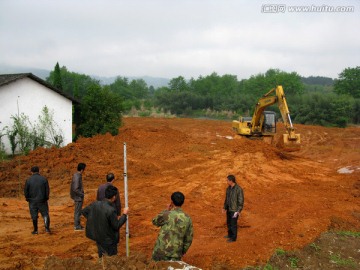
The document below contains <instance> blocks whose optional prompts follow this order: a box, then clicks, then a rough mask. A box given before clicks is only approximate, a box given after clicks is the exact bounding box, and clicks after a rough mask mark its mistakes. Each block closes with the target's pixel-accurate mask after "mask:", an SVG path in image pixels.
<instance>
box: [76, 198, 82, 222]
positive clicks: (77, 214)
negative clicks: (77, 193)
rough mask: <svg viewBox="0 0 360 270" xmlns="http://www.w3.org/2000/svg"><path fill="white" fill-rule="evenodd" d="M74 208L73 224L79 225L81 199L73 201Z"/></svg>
mask: <svg viewBox="0 0 360 270" xmlns="http://www.w3.org/2000/svg"><path fill="white" fill-rule="evenodd" d="M74 203H75V209H74V226H75V227H80V217H81V209H82V205H83V201H74Z"/></svg>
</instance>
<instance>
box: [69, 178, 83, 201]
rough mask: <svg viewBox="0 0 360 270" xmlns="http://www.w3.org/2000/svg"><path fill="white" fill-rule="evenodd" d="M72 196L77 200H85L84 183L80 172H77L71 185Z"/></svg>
mask: <svg viewBox="0 0 360 270" xmlns="http://www.w3.org/2000/svg"><path fill="white" fill-rule="evenodd" d="M70 196H71V199H73V200H74V201H76V202H81V201H83V200H84V187H83V184H82V175H81V173H80V172H76V173H75V174H74V176H73V178H72V181H71V186H70Z"/></svg>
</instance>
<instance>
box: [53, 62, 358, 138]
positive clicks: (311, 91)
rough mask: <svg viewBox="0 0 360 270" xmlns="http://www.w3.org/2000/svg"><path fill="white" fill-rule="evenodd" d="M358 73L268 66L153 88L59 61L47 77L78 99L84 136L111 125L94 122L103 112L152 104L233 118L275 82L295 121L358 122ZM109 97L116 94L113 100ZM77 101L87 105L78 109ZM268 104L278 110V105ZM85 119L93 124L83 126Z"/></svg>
mask: <svg viewBox="0 0 360 270" xmlns="http://www.w3.org/2000/svg"><path fill="white" fill-rule="evenodd" d="M359 78H360V67H356V68H347V69H345V70H343V71H342V72H341V73H340V75H339V78H337V79H335V80H333V79H331V78H326V77H308V78H304V77H301V76H300V75H299V74H297V73H296V72H291V73H288V72H284V71H281V70H278V69H269V70H268V71H266V72H265V73H259V74H256V75H253V76H251V77H250V78H248V79H243V80H238V79H237V76H235V75H229V74H226V75H222V76H220V75H218V74H217V73H215V72H214V73H212V74H210V75H207V76H200V77H198V78H197V79H194V78H191V79H190V80H186V79H185V78H184V77H182V76H179V77H177V78H173V79H171V80H170V82H169V84H168V86H166V87H159V88H156V89H155V88H154V87H152V86H148V85H147V84H146V82H145V81H144V80H142V79H136V80H131V81H129V80H128V79H127V78H125V77H117V79H116V80H115V81H114V82H113V83H111V84H109V85H101V84H100V82H99V81H98V80H96V79H93V78H91V77H90V76H87V75H84V74H78V73H75V72H70V71H68V70H67V68H66V67H65V66H63V67H61V68H60V67H59V64H58V63H57V64H56V66H55V69H54V71H52V72H51V73H50V76H49V77H48V78H47V81H48V82H49V83H51V84H53V85H54V86H56V87H58V88H60V89H62V90H63V91H64V92H66V93H68V94H70V95H72V96H74V97H76V98H78V99H79V100H81V103H80V105H79V107H78V108H77V110H75V115H74V120H75V123H76V124H77V125H78V126H79V127H80V130H81V129H82V131H81V132H80V130H79V134H80V135H84V130H88V131H87V132H85V133H86V136H91V135H93V134H97V133H104V132H105V131H104V130H106V129H107V128H109V127H106V125H107V126H109V125H110V126H112V125H111V123H110V124H109V123H107V124H106V125H105V126H104V124H98V123H96V121H98V119H99V118H103V116H102V114H103V115H105V116H106V117H105V119H108V121H111V119H112V118H111V117H114V118H118V116H119V115H120V116H121V115H122V114H124V113H128V112H129V111H130V110H134V109H136V110H139V111H143V112H146V111H150V110H154V108H156V109H157V110H158V111H166V112H168V113H171V114H176V115H177V116H186V117H204V116H205V117H214V116H215V117H217V118H227V119H236V118H238V117H239V116H240V115H245V116H251V115H252V113H253V109H254V107H255V104H256V103H257V100H258V99H259V98H260V97H261V96H262V95H264V94H265V93H267V92H268V91H269V90H270V89H272V88H274V87H275V86H276V85H282V86H283V88H284V91H285V94H286V97H287V100H288V105H289V109H290V112H291V116H292V120H293V122H294V123H301V124H314V125H324V126H337V127H345V126H346V125H348V124H359V122H360V119H359V118H360V81H359V80H360V79H359ZM94 89H95V90H94ZM95 95H96V97H95ZM90 100H91V102H94V103H96V104H92V103H91V102H89V101H90ZM112 100H116V104H114V102H112ZM118 103H121V105H120V104H118ZM81 106H88V107H89V108H91V109H88V110H81ZM109 107H110V108H111V107H116V108H117V110H119V111H117V112H116V113H114V112H108V111H109V110H110V108H109ZM269 110H274V111H277V112H278V108H277V107H276V106H273V107H271V108H269ZM85 111H87V113H85ZM90 112H91V115H89V114H90ZM97 114H98V115H97ZM96 115H97V116H96ZM143 115H146V113H144V114H143ZM110 116H111V117H110ZM89 119H91V121H92V124H91V125H88V126H85V127H84V123H85V122H86V121H90V120H89ZM118 124H119V123H118V122H116V123H114V124H113V126H112V127H111V128H110V129H111V130H113V132H112V133H114V132H115V133H116V131H115V130H117V128H115V126H116V125H118ZM120 124H121V123H120ZM91 129H94V130H95V131H96V132H92V131H91ZM79 134H78V135H79Z"/></svg>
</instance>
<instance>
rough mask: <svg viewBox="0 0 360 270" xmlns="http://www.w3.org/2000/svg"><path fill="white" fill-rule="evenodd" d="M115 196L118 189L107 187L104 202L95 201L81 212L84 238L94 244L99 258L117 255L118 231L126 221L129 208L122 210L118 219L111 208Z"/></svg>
mask: <svg viewBox="0 0 360 270" xmlns="http://www.w3.org/2000/svg"><path fill="white" fill-rule="evenodd" d="M116 194H118V189H117V188H116V187H114V186H112V185H109V186H107V187H106V189H105V200H102V201H95V202H93V203H92V204H90V205H89V206H87V207H85V208H84V209H83V210H82V211H81V213H82V214H83V215H84V217H85V218H86V219H87V222H86V237H88V238H90V239H91V240H94V241H95V242H96V245H97V248H98V255H99V258H101V257H102V256H103V255H107V256H112V255H117V252H118V251H117V244H118V243H119V239H120V237H119V229H120V227H121V226H122V225H123V224H124V223H125V222H126V220H127V214H128V211H129V208H124V210H123V213H124V214H123V215H122V216H121V217H119V218H118V216H117V214H116V210H115V208H114V206H113V203H114V202H115V199H116Z"/></svg>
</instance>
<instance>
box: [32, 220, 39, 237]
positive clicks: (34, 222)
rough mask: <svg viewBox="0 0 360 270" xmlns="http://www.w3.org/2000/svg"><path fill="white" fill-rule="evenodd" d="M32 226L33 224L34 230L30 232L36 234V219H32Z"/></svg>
mask: <svg viewBox="0 0 360 270" xmlns="http://www.w3.org/2000/svg"><path fill="white" fill-rule="evenodd" d="M33 226H34V230H33V231H32V232H31V233H32V234H38V222H37V219H36V220H34V219H33Z"/></svg>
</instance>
